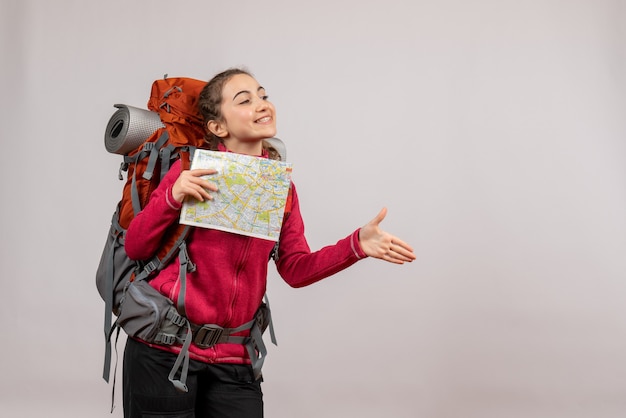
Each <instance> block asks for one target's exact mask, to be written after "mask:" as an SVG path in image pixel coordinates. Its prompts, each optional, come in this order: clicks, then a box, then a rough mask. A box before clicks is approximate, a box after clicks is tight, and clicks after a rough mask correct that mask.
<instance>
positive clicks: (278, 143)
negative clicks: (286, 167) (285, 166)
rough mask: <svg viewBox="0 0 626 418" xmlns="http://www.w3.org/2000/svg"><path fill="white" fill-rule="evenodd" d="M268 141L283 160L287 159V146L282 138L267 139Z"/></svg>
mask: <svg viewBox="0 0 626 418" xmlns="http://www.w3.org/2000/svg"><path fill="white" fill-rule="evenodd" d="M266 141H267V142H268V143H269V144H270V145H271V146H273V147H274V149H275V150H276V151H278V153H279V154H280V160H281V161H287V147H286V146H285V143H284V142H283V141H282V139H280V138H276V137H274V138H269V139H266Z"/></svg>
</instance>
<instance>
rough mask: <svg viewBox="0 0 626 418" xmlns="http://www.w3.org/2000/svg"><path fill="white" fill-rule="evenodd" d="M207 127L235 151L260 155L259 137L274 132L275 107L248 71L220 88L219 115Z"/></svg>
mask: <svg viewBox="0 0 626 418" xmlns="http://www.w3.org/2000/svg"><path fill="white" fill-rule="evenodd" d="M207 128H208V129H209V131H211V132H212V133H213V134H214V135H216V136H218V137H220V138H221V139H222V140H223V142H224V145H226V147H227V148H228V149H229V150H231V151H234V152H239V153H244V154H251V155H260V154H261V148H262V140H263V139H267V138H272V137H274V136H275V135H276V109H275V108H274V105H273V104H272V103H271V102H270V101H268V100H267V95H266V93H265V89H264V88H263V87H262V86H260V85H259V83H258V82H257V81H256V80H255V79H254V78H253V77H251V76H250V75H248V74H236V75H234V76H232V77H231V78H230V79H229V80H228V81H227V82H226V83H225V84H224V87H223V89H222V102H221V118H220V120H211V121H209V122H208V123H207Z"/></svg>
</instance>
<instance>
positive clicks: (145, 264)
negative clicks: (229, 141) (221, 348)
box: [96, 78, 291, 391]
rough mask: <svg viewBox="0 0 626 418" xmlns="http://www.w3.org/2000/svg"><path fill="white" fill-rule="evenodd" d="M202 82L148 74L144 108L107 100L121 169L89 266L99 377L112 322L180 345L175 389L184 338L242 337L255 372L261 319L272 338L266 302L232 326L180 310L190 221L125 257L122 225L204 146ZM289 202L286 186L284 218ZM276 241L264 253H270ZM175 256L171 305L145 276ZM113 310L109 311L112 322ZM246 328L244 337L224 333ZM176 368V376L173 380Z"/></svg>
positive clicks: (111, 143) (110, 139) (111, 140)
mask: <svg viewBox="0 0 626 418" xmlns="http://www.w3.org/2000/svg"><path fill="white" fill-rule="evenodd" d="M205 84H206V82H203V81H199V80H195V79H191V78H165V79H162V80H156V81H155V82H154V83H153V84H152V90H151V93H150V99H149V100H148V109H150V110H149V111H147V110H143V109H138V108H134V107H131V106H125V105H115V106H116V107H117V108H118V111H117V112H115V114H114V115H113V116H112V117H111V120H110V121H109V124H108V126H107V130H106V133H105V147H106V148H107V150H108V151H109V152H112V153H117V154H122V155H123V162H122V164H121V166H120V173H119V178H120V180H123V176H122V173H121V172H122V171H126V173H127V175H126V183H125V185H124V189H123V192H122V198H121V200H120V201H119V203H118V205H117V208H116V210H115V212H114V214H113V217H112V220H111V226H110V229H109V233H108V235H107V240H106V243H105V247H104V250H103V252H102V256H101V258H100V263H99V265H98V269H97V271H96V285H97V288H98V291H99V293H100V296H101V297H102V299H103V300H104V301H105V320H104V334H105V344H106V348H105V362H104V370H103V378H104V379H105V380H106V381H107V382H108V381H109V377H110V369H111V352H112V351H111V349H112V341H111V339H112V336H113V334H114V333H115V332H117V336H119V332H120V328H123V329H124V332H125V333H126V334H127V335H129V336H131V337H137V338H140V339H142V340H144V341H147V342H151V343H154V344H163V345H171V344H182V349H181V352H180V355H179V356H178V358H177V360H176V362H175V364H174V367H173V368H172V370H171V372H170V375H169V380H170V381H171V382H172V383H173V384H174V386H175V387H176V388H177V389H179V390H181V391H187V387H186V384H185V382H186V377H187V367H188V363H189V353H188V348H189V346H190V345H191V343H192V342H194V343H196V344H197V345H200V346H203V347H204V346H206V347H210V346H211V345H214V344H217V343H223V342H229V343H239V344H243V345H245V346H246V348H247V349H248V354H249V355H250V359H251V361H252V365H253V369H254V370H255V372H256V373H257V374H258V375H260V369H261V367H262V364H263V361H264V359H265V355H266V353H267V350H266V348H265V345H264V343H263V339H262V333H263V331H264V330H265V329H266V328H267V327H268V326H269V327H270V331H271V334H272V342H274V343H275V337H274V333H273V329H272V324H271V315H270V311H269V305H267V303H263V304H262V305H261V306H260V307H259V310H258V312H257V315H255V318H253V319H252V320H251V321H250V322H248V323H246V324H243V325H242V326H240V327H237V328H234V329H223V328H221V327H217V326H211V325H203V326H201V327H200V329H198V328H197V327H196V326H195V325H194V324H190V323H189V321H188V320H187V318H186V317H185V316H184V314H185V311H184V294H185V291H184V288H185V285H184V283H185V276H186V273H187V272H190V271H193V270H194V269H195V265H194V264H193V263H192V262H191V260H189V257H188V255H187V249H186V243H185V240H186V238H187V235H188V233H189V231H190V228H191V227H189V226H186V225H180V224H178V223H177V224H174V225H172V226H171V227H170V230H169V231H168V232H167V233H166V234H165V236H164V239H163V242H162V243H161V246H160V249H159V251H158V252H157V253H156V254H155V255H154V256H153V257H152V258H151V259H149V260H143V261H134V260H131V259H129V258H128V256H127V255H126V251H125V250H124V239H125V234H126V229H127V228H128V226H129V224H130V222H131V221H132V219H133V218H134V217H135V216H136V215H137V213H139V211H141V210H142V209H143V208H144V207H145V205H146V204H147V203H148V200H149V198H150V195H151V193H152V192H153V191H154V190H155V189H156V188H157V186H158V185H159V183H160V181H161V179H162V178H163V176H164V175H165V174H166V173H167V172H168V171H169V169H170V167H171V166H172V164H173V163H174V162H175V161H177V160H179V159H180V160H181V163H182V167H183V169H187V168H189V166H190V162H191V156H192V154H193V152H194V150H195V149H196V148H200V147H202V146H204V145H205V141H204V127H203V124H202V118H201V116H200V115H199V112H198V109H197V106H198V96H199V94H200V92H201V90H202V89H203V88H204V86H205ZM270 144H271V145H272V146H274V148H277V149H278V150H279V151H282V153H281V154H282V156H283V157H284V154H285V151H284V144H282V142H281V141H280V140H278V139H277V138H273V139H272V140H270ZM290 209H291V193H289V198H288V203H287V207H286V208H285V218H286V217H287V216H288V213H289V212H290ZM276 248H277V247H275V249H274V251H272V254H271V255H270V256H271V257H275V254H276ZM175 258H178V260H179V263H180V272H181V291H180V293H179V296H178V300H177V303H176V304H174V303H173V302H172V301H171V300H170V299H169V298H166V297H165V296H163V295H161V293H159V292H158V291H156V290H155V289H154V288H153V287H152V286H151V285H150V284H149V283H148V281H149V279H150V278H152V277H153V276H154V274H155V273H156V272H158V271H160V270H161V269H163V268H164V267H165V266H166V265H168V264H169V263H170V262H172V261H173V260H174V259H175ZM266 302H267V299H266ZM113 314H115V316H116V317H117V318H116V320H115V322H113ZM247 329H249V330H250V334H251V337H237V336H230V334H234V333H237V332H241V331H243V330H247ZM192 330H193V332H192ZM116 339H117V337H116ZM179 370H180V375H179V379H176V378H175V377H176V374H177V372H179ZM114 381H115V378H114Z"/></svg>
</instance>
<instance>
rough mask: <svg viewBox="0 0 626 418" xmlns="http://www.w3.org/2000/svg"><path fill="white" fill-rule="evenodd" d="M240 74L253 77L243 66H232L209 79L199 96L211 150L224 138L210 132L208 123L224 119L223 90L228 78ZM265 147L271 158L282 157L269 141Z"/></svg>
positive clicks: (205, 134)
mask: <svg viewBox="0 0 626 418" xmlns="http://www.w3.org/2000/svg"><path fill="white" fill-rule="evenodd" d="M238 74H245V75H248V76H250V77H253V75H252V74H251V73H250V72H248V71H246V70H243V69H241V68H230V69H228V70H225V71H222V72H221V73H219V74H216V75H215V76H214V77H213V78H212V79H211V80H209V82H208V83H207V84H206V86H204V88H203V89H202V91H201V92H200V96H199V98H198V109H199V110H200V114H201V115H202V119H203V122H204V129H205V133H204V139H205V140H206V141H207V143H208V144H209V149H211V150H214V151H215V150H217V147H218V144H219V143H220V142H222V139H221V138H220V137H218V136H216V135H214V134H213V133H212V132H210V131H209V129H208V127H207V124H208V123H209V121H212V120H215V121H220V120H222V99H223V97H222V91H223V90H224V85H226V83H227V82H228V80H230V79H231V78H232V77H233V76H235V75H238ZM263 148H264V149H266V150H267V151H268V153H269V157H270V158H271V159H273V160H280V159H281V158H280V154H279V153H278V151H276V149H274V147H272V146H271V145H270V144H269V143H268V142H267V141H263Z"/></svg>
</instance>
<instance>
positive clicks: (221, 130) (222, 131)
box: [206, 120, 228, 138]
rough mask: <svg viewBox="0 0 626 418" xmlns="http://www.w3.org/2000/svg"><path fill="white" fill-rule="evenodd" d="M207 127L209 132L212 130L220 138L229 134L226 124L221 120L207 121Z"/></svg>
mask: <svg viewBox="0 0 626 418" xmlns="http://www.w3.org/2000/svg"><path fill="white" fill-rule="evenodd" d="M206 127H207V129H208V130H209V132H211V133H212V134H213V135H215V136H217V137H218V138H224V137H226V136H227V135H228V130H227V129H226V127H225V126H224V124H223V123H221V122H218V121H215V120H210V121H208V122H207V124H206Z"/></svg>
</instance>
